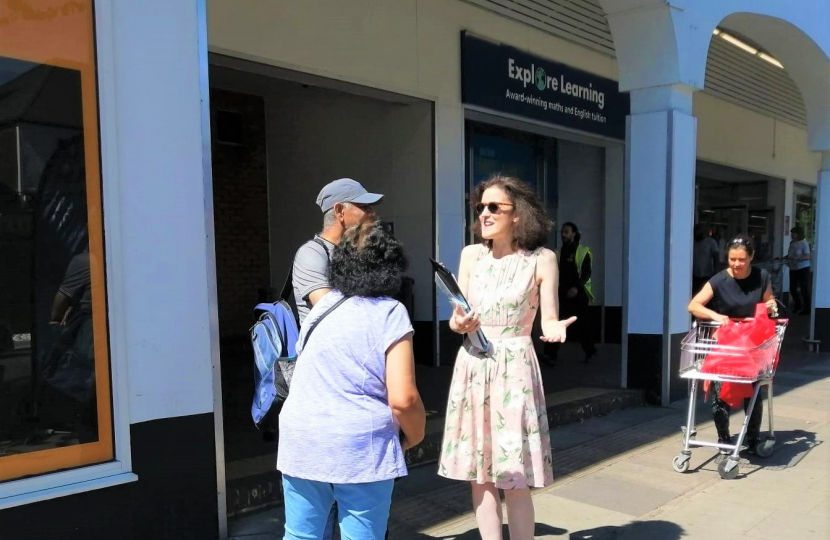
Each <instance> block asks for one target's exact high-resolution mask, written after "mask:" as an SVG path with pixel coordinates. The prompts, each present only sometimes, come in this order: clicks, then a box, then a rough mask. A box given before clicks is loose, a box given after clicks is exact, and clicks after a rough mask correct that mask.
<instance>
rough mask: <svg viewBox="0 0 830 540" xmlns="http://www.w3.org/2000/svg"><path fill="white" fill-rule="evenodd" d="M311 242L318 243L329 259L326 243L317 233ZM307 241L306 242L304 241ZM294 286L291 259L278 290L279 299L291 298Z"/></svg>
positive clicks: (329, 254)
mask: <svg viewBox="0 0 830 540" xmlns="http://www.w3.org/2000/svg"><path fill="white" fill-rule="evenodd" d="M311 241H312V242H315V243H316V244H318V245H319V246H320V247H321V248H323V251H325V252H326V258H327V259H329V260H331V253H330V252H329V247H328V246H327V245H326V242H325V241H324V240H323V239H322V238H320V237H319V236H317V235H314V238H312V239H311ZM306 243H308V242H306ZM293 288H294V261H291V268H289V269H288V275H287V276H285V281H284V282H283V284H282V291H280V299H281V300H286V301H287V300H288V299H289V298H291V294H292V293H293V290H292V289H293Z"/></svg>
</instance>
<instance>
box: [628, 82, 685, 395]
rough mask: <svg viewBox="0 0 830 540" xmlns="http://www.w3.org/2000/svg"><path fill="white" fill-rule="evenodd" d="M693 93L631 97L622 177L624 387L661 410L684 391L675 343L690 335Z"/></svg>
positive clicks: (678, 89)
mask: <svg viewBox="0 0 830 540" xmlns="http://www.w3.org/2000/svg"><path fill="white" fill-rule="evenodd" d="M692 94H693V89H692V88H689V87H685V86H680V85H676V86H668V87H658V88H649V89H643V90H635V91H633V92H632V93H631V116H629V119H628V136H627V138H628V164H627V166H628V170H627V171H626V201H627V207H626V233H625V240H626V248H627V257H626V261H625V279H626V281H625V288H624V293H625V298H624V306H623V310H624V317H625V322H624V327H625V329H626V335H625V336H624V339H625V341H626V342H625V343H624V346H623V350H624V353H625V354H627V357H626V362H625V365H626V367H627V372H626V375H627V385H628V386H629V387H635V388H637V387H639V388H646V389H647V390H649V392H650V394H651V397H652V399H655V398H656V397H657V396H658V395H659V400H660V402H661V403H662V404H663V405H667V404H668V403H669V402H670V401H671V399H672V394H675V395H674V397H679V396H680V394H681V393H682V391H684V389H685V386H683V385H680V384H679V382H678V384H675V385H672V384H671V380H672V379H673V378H676V376H677V369H678V366H677V357H678V351H677V348H678V346H679V340H680V337H682V336H683V335H684V334H685V333H686V332H687V331H688V329H689V322H690V318H689V315H688V313H687V311H686V306H687V305H688V302H689V299H690V296H691V279H692V276H691V266H692V225H693V220H694V186H695V160H696V131H697V123H696V119H695V118H694V116H693V115H692V112H691V111H692Z"/></svg>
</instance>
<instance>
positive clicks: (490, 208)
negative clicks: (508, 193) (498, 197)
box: [476, 202, 516, 215]
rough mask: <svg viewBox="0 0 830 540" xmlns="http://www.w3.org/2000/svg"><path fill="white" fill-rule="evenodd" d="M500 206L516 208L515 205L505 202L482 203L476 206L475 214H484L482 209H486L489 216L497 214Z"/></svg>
mask: <svg viewBox="0 0 830 540" xmlns="http://www.w3.org/2000/svg"><path fill="white" fill-rule="evenodd" d="M502 206H510V207H513V206H516V205H515V204H511V203H506V202H491V203H487V204H484V203H478V204H477V205H476V214H478V215H481V214H482V213H483V212H484V209H485V208H486V209H487V210H488V211H489V212H490V213H491V214H498V213H499V212H501V207H502Z"/></svg>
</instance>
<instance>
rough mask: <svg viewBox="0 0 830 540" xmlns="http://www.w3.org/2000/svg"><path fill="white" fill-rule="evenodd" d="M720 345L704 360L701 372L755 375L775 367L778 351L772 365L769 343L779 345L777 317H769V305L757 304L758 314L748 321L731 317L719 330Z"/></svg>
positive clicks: (737, 375) (751, 377)
mask: <svg viewBox="0 0 830 540" xmlns="http://www.w3.org/2000/svg"><path fill="white" fill-rule="evenodd" d="M714 337H715V339H716V340H717V344H718V347H717V349H716V351H715V352H712V353H710V354H709V355H708V356H706V358H705V359H704V360H703V365H702V366H701V368H700V371H701V373H712V374H717V375H726V376H732V377H741V378H746V379H754V378H757V377H758V376H759V375H761V374H763V373H765V372H767V371H769V370H770V369H773V368H774V367H775V365H774V363H777V361H778V359H777V355H776V357H775V358H774V360H772V361H773V362H774V363H773V364H772V365H770V361H771V359H770V356H769V354H764V353H765V352H767V351H765V350H764V349H765V348H766V347H769V346H771V347H775V345H776V344H775V343H772V342H771V341H770V340H772V339H773V338H775V321H774V320H772V319H770V318H769V315H768V314H767V306H766V305H765V304H758V305H756V306H755V317H753V318H752V319H747V320H744V321H730V322H728V323H726V324H724V325H723V326H721V327H720V328H718V330H717V332H716V333H715V336H714Z"/></svg>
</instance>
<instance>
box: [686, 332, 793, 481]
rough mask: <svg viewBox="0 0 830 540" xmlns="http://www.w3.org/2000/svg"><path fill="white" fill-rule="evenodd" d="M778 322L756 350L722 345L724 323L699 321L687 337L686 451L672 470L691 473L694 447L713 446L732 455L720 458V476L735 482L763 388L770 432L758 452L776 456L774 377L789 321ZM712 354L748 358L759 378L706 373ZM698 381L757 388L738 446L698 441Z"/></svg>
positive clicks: (756, 447) (745, 418) (748, 409)
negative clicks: (719, 331) (719, 333)
mask: <svg viewBox="0 0 830 540" xmlns="http://www.w3.org/2000/svg"><path fill="white" fill-rule="evenodd" d="M775 323H776V325H775V335H774V336H772V337H771V338H769V339H768V340H766V341H765V342H764V343H762V344H761V345H759V346H757V347H754V348H748V347H736V346H729V345H719V344H718V343H717V338H716V335H715V334H716V332H717V329H718V328H719V327H720V324H719V323H715V322H711V321H696V322H695V323H694V324H693V326H692V329H691V331H690V332H689V333H688V334H687V335H686V337H685V338H683V341H682V342H681V345H680V377H681V378H684V379H688V380H689V411H688V415H687V418H686V426H684V427H683V428H682V432H683V434H682V440H683V450H682V451H681V452H680V453H679V454H677V455H676V456H675V457H674V460H673V461H672V468H673V469H674V470H675V471H677V472H680V473H684V472H686V471H688V470H689V461H690V459H691V457H692V448H699V447H710V448H718V449H720V450H727V451H729V452H730V454H729V455H728V456H721V457H720V461H719V463H718V473H719V474H720V476H721V478H723V479H727V480H731V479H733V478H735V477H736V476H738V470H739V465H738V464H739V463H740V455H739V454H740V451H741V447H742V444H743V442H744V437H745V436H746V431H747V428H748V426H749V418H750V416H751V414H752V410H753V408H754V407H755V402H756V401H757V400H758V398H759V396H760V393H761V389H762V388H763V387H767V408H768V411H767V418H768V421H769V433H768V436H767V438H766V439H765V440H759V441H758V443H757V444H756V446H755V452H756V454H757V455H758V456H759V457H769V456H770V455H772V451H773V448H774V446H775V431H774V430H773V414H772V378H773V377H774V376H775V369H776V367H777V363H778V355H779V353H780V351H781V343H782V342H783V340H784V332H785V331H786V329H787V320H786V319H776V320H775ZM710 354H717V355H719V356H721V355H723V356H733V357H740V358H746V359H747V361H748V362H752V363H753V365H754V366H755V367H757V375H755V376H752V377H747V376H746V374H745V373H744V374H742V375H734V374H729V373H708V372H707V373H704V372H702V371H701V368H702V367H703V362H704V360H705V359H706V357H707V356H708V355H710ZM698 381H715V382H730V383H743V384H752V385H753V387H754V392H753V394H752V398H751V399H750V403H749V407H748V408H747V410H746V414H745V416H744V421H743V425H742V426H741V431H740V433H739V434H738V439H737V440H736V441H735V444H722V443H717V442H709V441H701V440H698V439H697V431H696V430H695V405H696V401H697V386H698Z"/></svg>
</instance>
